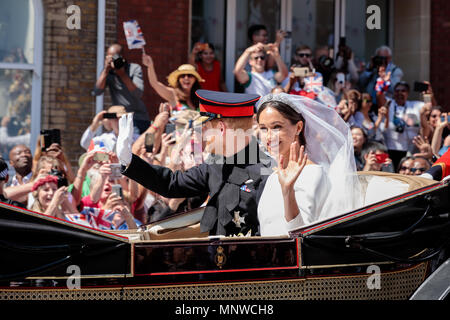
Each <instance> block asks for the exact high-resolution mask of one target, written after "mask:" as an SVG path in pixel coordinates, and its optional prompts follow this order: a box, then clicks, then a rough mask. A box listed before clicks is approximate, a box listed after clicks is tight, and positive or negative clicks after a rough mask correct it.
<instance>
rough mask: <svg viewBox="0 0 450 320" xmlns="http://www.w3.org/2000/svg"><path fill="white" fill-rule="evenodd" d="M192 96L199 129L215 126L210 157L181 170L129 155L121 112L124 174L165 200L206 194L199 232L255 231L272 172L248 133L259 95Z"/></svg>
mask: <svg viewBox="0 0 450 320" xmlns="http://www.w3.org/2000/svg"><path fill="white" fill-rule="evenodd" d="M196 94H197V96H198V97H199V99H200V114H201V116H202V117H201V118H200V119H199V120H200V122H201V123H202V125H203V126H204V129H214V130H215V131H214V132H215V134H214V138H215V139H214V140H215V141H214V143H215V147H214V149H213V150H214V157H213V158H214V160H213V161H212V162H211V163H208V164H206V163H203V164H200V165H199V166H196V167H193V168H191V169H189V170H187V171H185V172H181V171H176V172H172V171H171V170H170V169H168V168H165V167H161V166H157V165H150V164H148V163H147V162H145V161H143V160H142V159H140V158H139V157H138V156H136V155H134V154H131V138H130V135H131V129H130V124H131V123H132V116H131V115H126V116H123V117H122V118H121V119H120V122H119V138H118V141H117V155H118V157H119V160H120V162H121V164H122V166H123V167H122V168H123V174H124V175H126V176H127V177H129V178H131V179H133V180H135V181H136V182H138V183H140V184H141V185H143V186H144V187H146V188H147V189H150V190H152V191H154V192H156V193H159V194H160V195H162V196H164V197H167V198H181V197H183V198H184V197H194V196H197V195H199V194H204V193H208V194H209V200H208V203H207V204H206V208H205V211H204V214H203V217H202V220H201V224H200V225H201V232H207V231H208V232H209V233H210V235H226V236H229V235H259V223H258V218H257V207H258V200H259V197H260V195H261V193H262V189H263V187H264V183H265V180H266V179H265V178H266V177H267V174H269V173H270V172H271V170H270V167H271V159H270V158H269V156H268V155H266V154H265V153H264V152H262V151H261V150H260V148H259V145H258V143H257V141H256V139H255V138H254V137H253V136H252V135H251V134H249V132H251V130H250V129H251V128H252V124H253V120H252V116H253V113H254V106H255V104H256V102H257V101H258V100H259V96H258V95H254V94H237V93H222V92H215V91H208V90H198V91H197V92H196ZM243 132H246V133H247V134H244V133H243Z"/></svg>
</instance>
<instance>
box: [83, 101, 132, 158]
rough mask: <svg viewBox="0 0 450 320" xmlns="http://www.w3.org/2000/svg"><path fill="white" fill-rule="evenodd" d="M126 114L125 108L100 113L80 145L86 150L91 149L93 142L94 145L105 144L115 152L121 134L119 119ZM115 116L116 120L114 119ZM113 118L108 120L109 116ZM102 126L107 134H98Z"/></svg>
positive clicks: (109, 109)
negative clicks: (118, 136)
mask: <svg viewBox="0 0 450 320" xmlns="http://www.w3.org/2000/svg"><path fill="white" fill-rule="evenodd" d="M125 113H126V110H125V107H123V106H112V107H109V108H108V110H107V111H105V110H103V111H100V112H99V113H98V114H97V115H96V116H95V117H94V119H92V123H91V125H90V126H89V127H88V128H87V129H86V131H84V133H83V136H82V137H81V141H80V145H81V146H82V147H83V148H84V149H85V150H88V149H89V145H90V144H91V140H93V142H94V144H100V142H102V143H103V145H104V146H105V148H106V149H107V150H108V151H113V152H114V151H115V148H116V141H117V135H118V134H119V118H120V117H121V116H122V115H123V114H125ZM114 114H115V118H114ZM107 115H109V116H111V117H112V118H108V116H107ZM100 125H103V127H104V128H105V129H106V131H107V132H104V133H102V134H98V130H99V127H100Z"/></svg>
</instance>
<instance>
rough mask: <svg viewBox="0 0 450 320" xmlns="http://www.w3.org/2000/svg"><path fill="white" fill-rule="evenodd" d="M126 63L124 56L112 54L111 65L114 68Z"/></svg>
mask: <svg viewBox="0 0 450 320" xmlns="http://www.w3.org/2000/svg"><path fill="white" fill-rule="evenodd" d="M126 63H127V60H125V58H124V57H122V56H121V55H120V54H117V53H116V54H115V55H113V65H114V69H120V68H122V67H123V66H124V65H125V64H126Z"/></svg>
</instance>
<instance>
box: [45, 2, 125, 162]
mask: <svg viewBox="0 0 450 320" xmlns="http://www.w3.org/2000/svg"><path fill="white" fill-rule="evenodd" d="M72 4H74V2H73V1H61V0H44V1H43V6H44V14H45V17H44V21H45V22H44V64H43V82H42V118H41V128H42V129H49V128H59V129H61V134H62V135H61V140H62V141H61V143H62V145H63V148H64V151H65V153H66V155H67V156H68V158H69V160H70V161H71V163H72V165H73V166H75V167H76V166H77V165H78V157H79V156H80V155H81V154H82V153H84V152H85V151H84V150H83V149H82V148H81V147H80V138H81V135H82V134H83V131H84V130H85V129H86V127H87V126H88V125H89V124H90V122H91V120H92V118H93V116H94V115H95V97H94V96H92V95H91V91H92V89H93V88H94V85H95V81H96V63H97V62H96V59H97V1H92V0H80V1H77V2H76V5H78V6H79V7H80V9H81V29H80V30H76V29H75V30H69V29H68V28H67V27H66V20H67V18H68V17H69V15H67V14H66V10H67V7H68V6H70V5H72ZM116 11H117V1H116V0H107V1H106V15H107V18H106V32H105V36H106V39H105V42H106V43H105V45H108V44H109V43H113V42H115V41H116V29H115V28H116V19H117V15H116ZM108 100H109V98H108V96H107V95H106V97H105V104H106V105H107V103H108Z"/></svg>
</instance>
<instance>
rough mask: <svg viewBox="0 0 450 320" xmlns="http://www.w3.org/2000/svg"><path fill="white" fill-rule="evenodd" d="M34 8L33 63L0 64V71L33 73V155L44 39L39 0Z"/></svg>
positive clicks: (38, 114)
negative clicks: (9, 70) (26, 71)
mask: <svg viewBox="0 0 450 320" xmlns="http://www.w3.org/2000/svg"><path fill="white" fill-rule="evenodd" d="M33 8H34V35H33V36H34V51H33V63H7V62H0V69H12V70H28V71H32V72H33V76H32V81H31V137H30V149H31V152H32V153H34V149H35V148H36V141H37V138H38V136H39V134H40V130H41V102H42V50H43V39H44V8H43V6H42V1H41V0H33Z"/></svg>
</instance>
